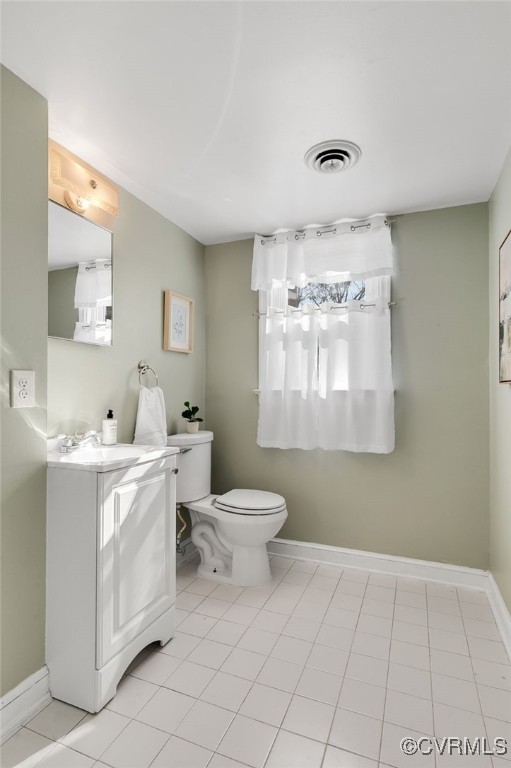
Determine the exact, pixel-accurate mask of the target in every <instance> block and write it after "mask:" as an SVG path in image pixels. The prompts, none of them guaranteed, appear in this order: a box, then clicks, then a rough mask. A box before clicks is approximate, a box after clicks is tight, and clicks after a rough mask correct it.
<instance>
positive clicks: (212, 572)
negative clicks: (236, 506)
mask: <svg viewBox="0 0 511 768" xmlns="http://www.w3.org/2000/svg"><path fill="white" fill-rule="evenodd" d="M214 499H215V497H214V496H208V497H206V498H204V499H199V500H198V501H195V502H191V503H189V504H187V505H186V506H187V507H188V509H189V511H190V518H191V521H192V533H191V538H192V541H193V543H194V544H195V546H196V547H197V550H198V551H199V554H200V559H201V561H200V565H199V566H198V568H197V574H198V575H199V576H200V577H201V578H202V579H209V580H210V581H217V582H219V583H222V584H233V585H235V586H239V587H261V586H264V585H265V584H268V583H269V582H270V581H271V578H272V576H271V571H270V563H269V559H268V551H267V549H266V542H267V541H269V540H270V539H271V538H273V536H275V535H276V533H277V532H278V531H279V530H280V528H281V527H282V525H283V523H284V521H285V519H286V517H287V510H283V511H281V512H279V513H276V514H272V515H271V516H270V515H257V516H254V517H253V518H252V519H251V520H250V525H249V526H247V519H246V517H245V518H243V517H242V516H237V515H233V514H231V513H229V512H225V511H223V510H220V509H215V507H214V505H213V501H214Z"/></svg>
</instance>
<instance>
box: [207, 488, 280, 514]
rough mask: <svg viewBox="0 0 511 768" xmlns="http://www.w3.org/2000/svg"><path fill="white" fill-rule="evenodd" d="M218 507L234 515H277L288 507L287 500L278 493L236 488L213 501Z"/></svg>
mask: <svg viewBox="0 0 511 768" xmlns="http://www.w3.org/2000/svg"><path fill="white" fill-rule="evenodd" d="M213 505H214V506H215V507H216V508H217V509H221V510H223V511H224V512H228V513H230V514H232V515H252V516H253V515H276V514H278V513H279V512H283V511H284V510H285V509H286V501H285V499H284V497H283V496H280V495H279V494H278V493H270V492H269V491H255V490H250V489H248V488H235V489H234V490H232V491H228V493H224V494H223V495H222V496H217V497H216V499H215V500H214V501H213Z"/></svg>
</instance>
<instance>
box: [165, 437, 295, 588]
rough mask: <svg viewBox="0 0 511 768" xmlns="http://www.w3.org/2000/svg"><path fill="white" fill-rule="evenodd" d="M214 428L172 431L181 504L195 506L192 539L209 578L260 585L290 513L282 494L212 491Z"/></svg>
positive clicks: (192, 508)
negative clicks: (272, 547) (270, 543)
mask: <svg viewBox="0 0 511 768" xmlns="http://www.w3.org/2000/svg"><path fill="white" fill-rule="evenodd" d="M212 440H213V432H207V431H203V432H197V433H195V434H188V433H186V432H183V433H180V434H177V435H169V437H168V440H167V445H172V446H175V447H177V448H179V455H178V459H177V466H178V469H179V472H178V475H177V499H176V501H177V503H178V504H184V506H186V507H187V509H189V511H190V517H191V521H192V541H193V543H194V544H195V546H196V547H197V549H198V550H199V553H200V565H199V567H198V569H197V573H198V575H199V576H201V577H202V578H204V579H211V580H214V581H219V582H223V583H226V584H236V585H238V586H242V587H258V586H261V585H262V584H266V583H267V582H269V581H270V579H271V573H270V564H269V561H268V553H267V551H266V544H267V543H268V541H270V539H272V538H273V537H274V536H275V535H276V534H277V533H278V532H279V531H280V529H281V528H282V526H283V525H284V522H285V520H286V518H287V509H286V502H285V499H284V498H283V497H282V496H279V495H278V494H277V493H269V492H268V491H253V490H246V489H240V488H238V489H236V490H233V491H229V492H228V493H224V494H223V495H222V496H214V495H212V494H211V493H210V491H211V442H212Z"/></svg>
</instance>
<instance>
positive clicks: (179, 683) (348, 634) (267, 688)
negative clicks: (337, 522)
mask: <svg viewBox="0 0 511 768" xmlns="http://www.w3.org/2000/svg"><path fill="white" fill-rule="evenodd" d="M272 573H273V580H272V582H271V584H269V585H268V586H265V587H259V588H252V589H243V588H241V587H232V586H229V585H217V584H215V583H214V582H209V581H205V580H203V579H200V578H196V575H195V566H194V565H188V566H185V568H184V569H182V570H181V571H180V572H179V574H178V577H177V587H178V596H177V608H178V611H177V621H178V629H177V632H176V636H175V638H174V639H173V640H171V641H170V642H169V643H168V644H167V645H166V646H165V647H163V648H160V647H159V646H156V647H155V646H152V647H151V648H149V649H146V651H145V652H144V653H143V654H141V655H140V656H139V657H138V658H137V659H136V661H135V662H134V664H133V665H132V666H131V667H130V670H129V673H128V674H127V675H126V676H125V678H124V679H123V681H122V682H121V684H120V686H119V689H118V692H117V695H116V696H115V698H114V699H113V700H112V701H111V702H110V703H109V704H108V705H107V707H106V708H105V709H104V710H103V711H102V712H100V713H99V714H97V715H95V716H92V715H89V714H86V713H85V712H83V711H81V710H79V709H76V708H75V707H71V706H69V705H67V704H64V703H62V702H59V701H52V702H51V704H49V705H48V706H47V707H46V708H45V709H44V710H43V711H42V712H41V713H39V714H38V715H37V716H36V717H34V718H33V719H32V720H31V721H30V722H29V723H27V725H26V726H25V727H24V728H21V729H20V730H19V731H18V732H17V733H16V734H15V735H14V736H13V737H12V738H11V739H9V741H7V742H6V743H5V744H4V745H3V747H2V750H1V765H2V768H13V767H14V766H18V768H32V767H33V766H40V768H92V767H93V766H94V768H104V766H108V767H110V768H149V766H151V768H206V766H207V768H245V766H249V767H250V768H385V767H386V766H390V767H391V768H402V767H403V768H406V767H407V766H419V767H420V768H431V767H435V766H436V768H460V767H461V768H465V767H466V768H506V766H508V767H509V768H511V665H510V662H509V659H508V657H507V654H506V651H505V648H504V645H503V643H502V639H501V637H500V635H499V632H498V629H497V626H496V624H495V621H494V618H493V615H492V612H491V610H490V607H489V604H488V601H487V599H486V596H485V594H484V593H482V592H479V591H476V590H468V589H456V588H454V587H447V586H444V585H440V584H436V583H433V582H424V581H415V580H411V579H405V578H397V579H396V578H394V577H392V576H387V575H382V574H378V573H371V572H369V571H362V570H356V569H351V570H350V569H342V568H337V567H334V566H328V565H321V564H318V563H312V562H299V561H293V560H287V559H284V558H278V557H275V558H272ZM423 736H425V737H426V738H427V739H433V738H434V737H437V738H438V739H441V738H442V737H447V736H450V737H453V738H454V737H458V738H463V737H467V738H469V739H470V740H471V743H472V744H473V743H474V740H475V739H476V738H477V737H479V738H481V739H483V738H486V740H487V741H486V744H484V743H481V747H484V746H486V751H488V750H489V748H491V747H492V746H493V740H494V739H496V738H502V739H507V742H508V744H509V754H507V755H506V756H505V757H503V756H500V757H497V756H490V755H488V754H486V755H484V754H481V755H477V754H476V755H472V756H471V755H465V756H460V755H459V754H453V755H447V754H445V753H444V754H443V755H440V754H436V753H435V750H434V749H433V751H432V753H431V754H430V755H420V754H418V755H415V756H413V757H407V756H405V755H404V753H403V752H402V751H401V750H400V741H401V739H403V738H404V737H410V738H415V739H420V738H421V737H423ZM428 745H429V741H427V742H423V749H424V751H428ZM481 751H483V749H482V748H481Z"/></svg>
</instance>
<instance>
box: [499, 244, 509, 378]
mask: <svg viewBox="0 0 511 768" xmlns="http://www.w3.org/2000/svg"><path fill="white" fill-rule="evenodd" d="M499 381H500V382H502V383H506V384H511V229H510V230H509V232H508V233H507V235H506V237H505V238H504V242H503V243H502V245H501V246H500V248H499Z"/></svg>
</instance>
